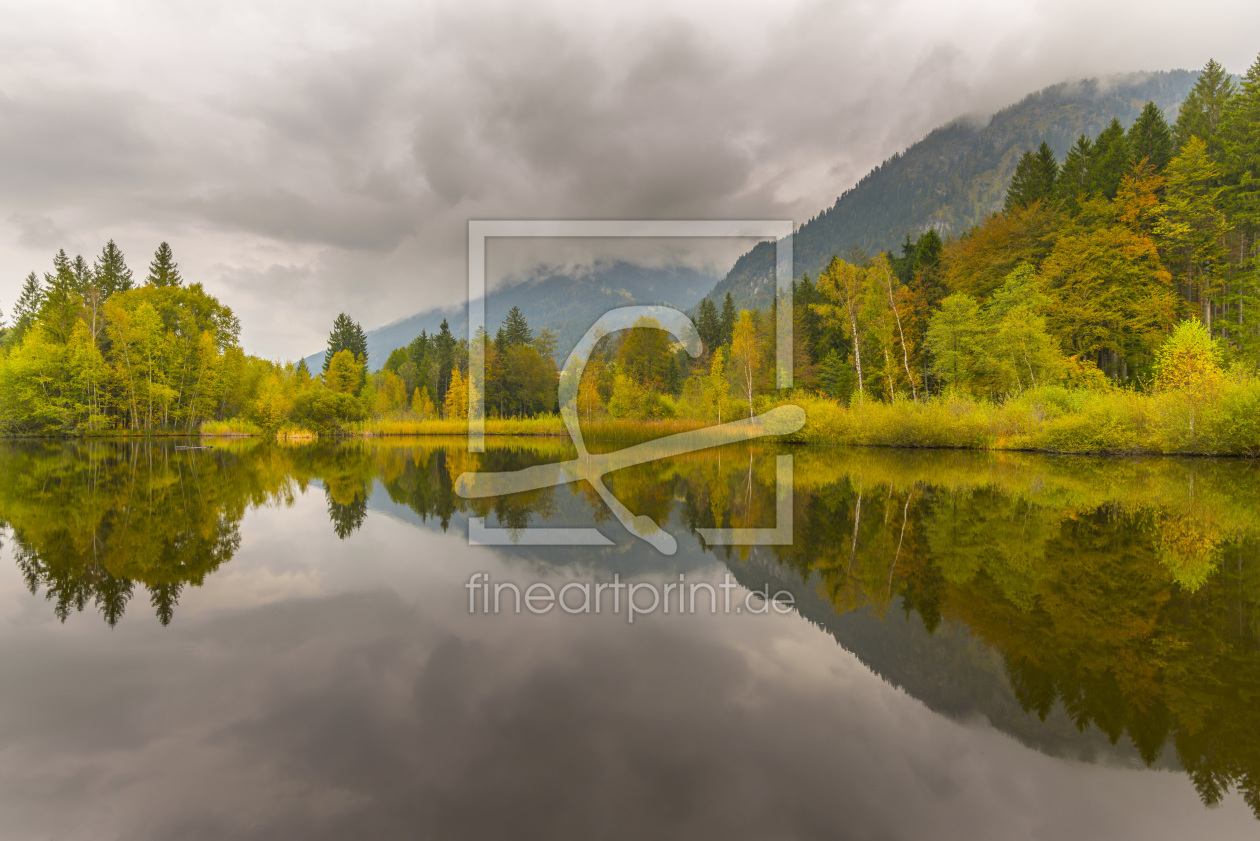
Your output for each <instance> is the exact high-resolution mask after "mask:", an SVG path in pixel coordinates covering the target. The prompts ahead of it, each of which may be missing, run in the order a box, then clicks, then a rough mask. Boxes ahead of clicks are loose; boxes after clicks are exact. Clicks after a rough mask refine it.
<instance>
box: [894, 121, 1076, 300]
mask: <svg viewBox="0 0 1260 841" xmlns="http://www.w3.org/2000/svg"><path fill="white" fill-rule="evenodd" d="M1058 175H1059V163H1058V161H1056V160H1055V158H1054V151H1053V150H1051V148H1050V146H1049V144H1047V143H1046V142H1045V141H1042V143H1041V146H1040V147H1038V149H1037V151H1036V152H1032V151H1028V152H1025V153H1024V154H1023V156H1022V157H1021V158H1020V159H1019V163H1018V164H1017V165H1016V166H1015V175H1014V177H1012V178H1011V186H1010V189H1009V190H1007V193H1006V210H1008V211H1009V210H1014V209H1015V208H1019V207H1028V206H1029V205H1030V204H1032V203H1033V202H1037V201H1045V200H1046V199H1049V198H1050V197H1051V196H1052V195H1054V182H1055V179H1056V178H1057V177H1058ZM909 241H910V238H909V236H907V237H906V242H907V244H908V243H909ZM903 282H905V281H903Z"/></svg>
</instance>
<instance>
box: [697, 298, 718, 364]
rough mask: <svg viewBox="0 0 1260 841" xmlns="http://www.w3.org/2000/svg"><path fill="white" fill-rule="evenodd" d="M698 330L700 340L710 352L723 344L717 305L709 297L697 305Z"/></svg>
mask: <svg viewBox="0 0 1260 841" xmlns="http://www.w3.org/2000/svg"><path fill="white" fill-rule="evenodd" d="M696 332H697V333H699V334H700V341H701V342H703V343H704V349H705V350H706V351H707V352H709V353H712V352H713V351H714V350H715V349H716V348H717V347H718V346H719V345H720V344H721V341H720V339H721V338H722V322H721V319H720V318H719V316H718V311H717V306H716V305H714V303H713V301H712V300H710V299H709V298H702V299H701V301H700V304H699V306H698V307H696Z"/></svg>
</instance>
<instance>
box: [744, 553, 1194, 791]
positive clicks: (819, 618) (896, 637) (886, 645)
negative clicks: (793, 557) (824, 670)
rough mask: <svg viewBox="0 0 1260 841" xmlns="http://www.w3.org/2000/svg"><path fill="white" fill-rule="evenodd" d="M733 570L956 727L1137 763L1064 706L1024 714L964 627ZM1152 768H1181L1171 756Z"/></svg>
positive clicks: (774, 576) (766, 570)
mask: <svg viewBox="0 0 1260 841" xmlns="http://www.w3.org/2000/svg"><path fill="white" fill-rule="evenodd" d="M730 566H731V572H732V574H733V575H734V577H735V578H736V580H738V581H739V582H740V584H742V585H743V586H745V587H747V588H749V589H756V590H760V589H762V588H764V587H765V586H766V585H769V586H770V587H771V588H772V591H777V590H787V591H788V592H790V593H792V595H793V598H794V601H795V606H796V611H797V613H799V614H800V615H801V616H802V617H804V618H805V619H807V620H809V621H810V622H811V623H812V624H814V625H816V626H818V627H819V628H820V629H822V630H823V631H825V632H826V633H828V634H830V635H831V636H832V637H834V638H835V640H836V642H838V643H839V644H840V645H841V646H843V647H844V649H845V650H846V651H849V652H851V653H852V654H854V655H855V656H856V657H857V658H858V659H859V660H861V661H862V664H863V665H864V666H866V667H867V668H868V669H870V670H871V671H872V672H874V673H875V674H876V675H879V676H880V677H881V678H883V679H884V680H886V681H887V682H888V683H890V684H891V685H893V686H896V687H898V688H900V689H902V690H904V691H905V692H906V693H907V694H909V695H911V696H912V697H914V698H917V699H918V700H919V701H922V702H923V704H924V705H925V706H927V708H928V709H930V710H932V711H933V712H937V713H940V714H942V715H945V716H948V717H950V718H952V719H955V720H957V721H960V722H973V721H979V720H984V721H987V722H988V723H989V724H991V725H992V726H993V727H995V728H997V729H998V730H1000V731H1002V732H1003V733H1007V734H1009V735H1011V736H1013V737H1014V738H1016V739H1018V740H1019V741H1020V742H1022V743H1023V744H1025V745H1028V746H1029V747H1032V748H1035V749H1037V750H1040V751H1042V752H1043V753H1047V754H1050V755H1052V756H1063V757H1070V758H1075V759H1083V760H1095V761H1096V760H1100V759H1107V760H1110V761H1124V762H1130V763H1132V762H1138V761H1140V757H1139V755H1138V752H1137V751H1136V750H1135V749H1134V748H1133V746H1132V743H1130V742H1129V741H1128V740H1127V739H1126V740H1122V741H1120V742H1118V743H1117V744H1114V745H1113V744H1112V743H1111V740H1110V739H1109V738H1108V737H1107V736H1106V734H1104V733H1103V732H1102V731H1101V730H1099V729H1098V728H1097V727H1095V726H1090V727H1087V728H1085V729H1084V730H1081V729H1079V728H1078V727H1077V726H1076V725H1075V724H1074V723H1073V722H1072V720H1071V718H1070V716H1069V715H1068V714H1067V712H1066V711H1065V710H1064V709H1063V707H1062V705H1056V706H1055V708H1054V709H1053V710H1052V711H1051V712H1050V714H1049V715H1048V716H1047V717H1046V719H1045V720H1044V721H1043V720H1041V719H1040V718H1039V717H1038V716H1037V715H1035V714H1033V713H1030V712H1029V711H1028V710H1026V709H1024V707H1023V706H1022V705H1021V704H1020V701H1019V699H1018V698H1017V697H1016V695H1015V691H1014V689H1013V688H1012V687H1011V682H1010V678H1009V677H1008V676H1007V672H1006V665H1005V663H1004V661H1003V659H1002V654H1001V652H1000V651H998V650H997V649H995V648H993V647H992V646H990V645H988V644H987V643H985V642H984V641H982V640H979V639H977V638H976V637H975V635H973V634H972V633H971V631H970V630H969V629H968V628H967V626H966V625H964V624H962V623H958V622H945V623H942V624H941V625H940V626H938V627H937V628H936V629H935V630H934V631H929V630H928V629H927V627H926V626H925V625H924V624H923V619H922V618H921V617H920V616H919V615H918V614H917V613H915V612H913V611H911V610H910V609H908V608H907V607H906V606H905V604H904V603H903V602H902V601H901V599H900V598H897V599H895V600H894V602H893V603H892V604H890V605H889V610H888V611H887V613H885V614H884V615H882V616H881V615H880V614H879V613H878V612H877V611H876V610H875V609H873V608H871V607H863V608H858V609H855V610H850V611H848V612H846V613H837V612H836V610H835V608H834V607H833V606H832V604H831V603H830V602H829V601H827V600H826V599H825V598H823V597H822V596H821V595H820V594H819V592H818V587H817V586H816V585H815V584H813V583H807V582H802V581H801V579H800V577H799V576H798V575H796V574H795V573H793V572H792V571H791V570H790V569H788V568H786V567H783V566H780V565H779V564H778V563H777V562H776V561H774V560H773V559H772V558H766V557H764V556H762V555H761V554H760V553H756V554H754V555H753V556H752V558H750V560H749V561H747V562H744V563H740V562H734V563H731V565H730ZM1156 765H1157V766H1158V767H1168V768H1179V767H1180V766H1179V765H1178V764H1177V762H1176V758H1175V756H1174V755H1172V754H1171V752H1170V751H1165V753H1164V755H1163V756H1161V757H1160V759H1159V760H1158V762H1157V763H1156Z"/></svg>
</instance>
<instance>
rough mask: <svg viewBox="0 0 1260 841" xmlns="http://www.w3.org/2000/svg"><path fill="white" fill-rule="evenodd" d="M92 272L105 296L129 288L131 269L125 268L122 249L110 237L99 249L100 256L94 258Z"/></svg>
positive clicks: (125, 262) (125, 263)
mask: <svg viewBox="0 0 1260 841" xmlns="http://www.w3.org/2000/svg"><path fill="white" fill-rule="evenodd" d="M92 273H93V275H94V276H95V278H96V285H97V286H98V287H99V288H100V290H101V294H103V295H104V296H105V297H106V298H108V297H109V296H110V295H113V294H114V293H115V292H126V291H127V290H128V289H130V288H131V285H132V280H131V269H129V268H127V261H126V260H125V259H123V253H122V251H120V250H119V249H118V246H117V245H115V244H114V241H113V240H112V239H111V240H110V241H109V242H107V243H105V247H104V248H102V249H101V256H99V257H97V258H96V263H95V265H94V266H93V269H92Z"/></svg>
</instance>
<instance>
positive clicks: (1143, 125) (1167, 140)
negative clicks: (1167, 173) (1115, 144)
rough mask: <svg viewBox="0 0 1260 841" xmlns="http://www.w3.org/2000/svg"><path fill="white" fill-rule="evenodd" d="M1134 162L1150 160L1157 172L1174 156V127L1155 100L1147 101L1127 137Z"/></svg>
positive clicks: (1130, 154) (1161, 170) (1162, 169)
mask: <svg viewBox="0 0 1260 841" xmlns="http://www.w3.org/2000/svg"><path fill="white" fill-rule="evenodd" d="M1125 140H1126V142H1127V144H1128V147H1129V157H1130V158H1131V159H1132V160H1133V163H1135V164H1136V163H1139V162H1141V161H1143V160H1146V161H1149V162H1150V165H1151V167H1152V168H1153V169H1154V170H1155V171H1156V172H1163V171H1164V167H1166V166H1168V162H1169V161H1170V160H1172V156H1173V137H1172V128H1171V127H1170V126H1169V125H1168V121H1167V120H1166V119H1164V112H1163V110H1162V109H1161V108H1160V107H1159V106H1158V105H1156V104H1155V103H1154V102H1148V103H1146V107H1144V108H1143V109H1142V113H1141V114H1139V115H1138V118H1137V119H1136V120H1134V122H1133V125H1131V126H1130V127H1129V133H1128V135H1127V136H1126V138H1125Z"/></svg>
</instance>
